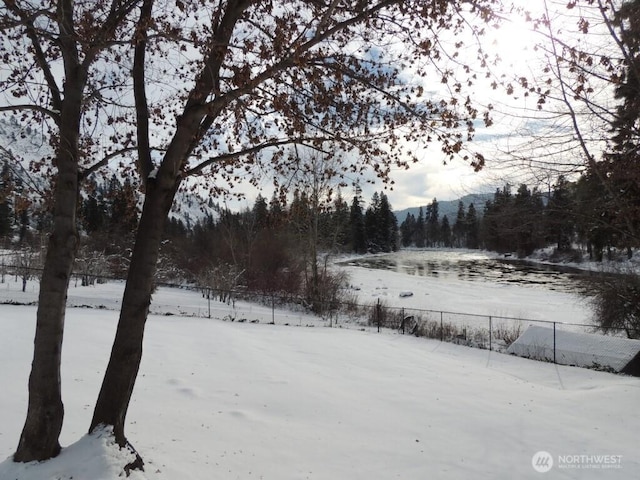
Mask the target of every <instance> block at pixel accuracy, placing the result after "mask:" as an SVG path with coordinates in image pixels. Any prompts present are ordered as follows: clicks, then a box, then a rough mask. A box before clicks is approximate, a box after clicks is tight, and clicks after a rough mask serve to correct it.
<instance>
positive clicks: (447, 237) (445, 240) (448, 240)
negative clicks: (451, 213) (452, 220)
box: [440, 215, 453, 248]
mask: <svg viewBox="0 0 640 480" xmlns="http://www.w3.org/2000/svg"><path fill="white" fill-rule="evenodd" d="M440 241H441V243H442V246H443V247H446V248H451V247H452V246H453V236H452V234H451V226H450V225H449V218H447V216H446V215H445V216H444V217H442V224H441V225H440Z"/></svg>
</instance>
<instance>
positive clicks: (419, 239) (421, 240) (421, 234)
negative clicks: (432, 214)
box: [413, 207, 426, 248]
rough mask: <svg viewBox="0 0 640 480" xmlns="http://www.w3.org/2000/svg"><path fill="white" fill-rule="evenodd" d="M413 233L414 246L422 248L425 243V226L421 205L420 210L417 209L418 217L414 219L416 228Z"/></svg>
mask: <svg viewBox="0 0 640 480" xmlns="http://www.w3.org/2000/svg"><path fill="white" fill-rule="evenodd" d="M413 235H414V238H413V243H414V244H415V246H416V247H418V248H424V247H425V244H426V239H425V235H426V227H425V223H424V211H423V210H422V207H420V210H418V218H417V219H416V228H415V231H414V234H413Z"/></svg>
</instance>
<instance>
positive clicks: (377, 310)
mask: <svg viewBox="0 0 640 480" xmlns="http://www.w3.org/2000/svg"><path fill="white" fill-rule="evenodd" d="M381 313H382V312H381V307H380V299H379V298H378V303H377V304H376V317H377V318H376V320H377V321H378V322H377V323H378V333H380V321H381V318H380V317H382V315H381Z"/></svg>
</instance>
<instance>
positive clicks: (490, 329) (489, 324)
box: [489, 315, 491, 351]
mask: <svg viewBox="0 0 640 480" xmlns="http://www.w3.org/2000/svg"><path fill="white" fill-rule="evenodd" d="M489 351H491V315H489Z"/></svg>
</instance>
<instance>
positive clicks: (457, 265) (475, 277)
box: [347, 250, 588, 292]
mask: <svg viewBox="0 0 640 480" xmlns="http://www.w3.org/2000/svg"><path fill="white" fill-rule="evenodd" d="M347 263H348V264H349V265H355V266H359V267H366V268H375V269H380V270H390V271H393V272H398V273H404V274H407V275H414V276H423V277H427V276H430V277H436V278H443V279H453V278H455V279H458V280H467V281H482V282H494V283H500V284H519V285H530V286H542V287H544V288H545V289H549V290H557V291H564V292H576V291H578V290H579V289H580V288H581V285H582V281H583V280H584V279H586V276H587V275H588V273H586V272H584V271H581V270H578V269H575V268H570V267H561V266H555V265H541V264H534V263H530V262H525V261H521V260H517V259H511V258H490V257H488V256H483V255H480V254H470V253H468V252H456V251H451V250H446V251H438V250H425V251H410V252H396V253H392V254H388V255H379V256H371V257H362V258H359V259H355V260H350V261H349V262H347Z"/></svg>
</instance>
